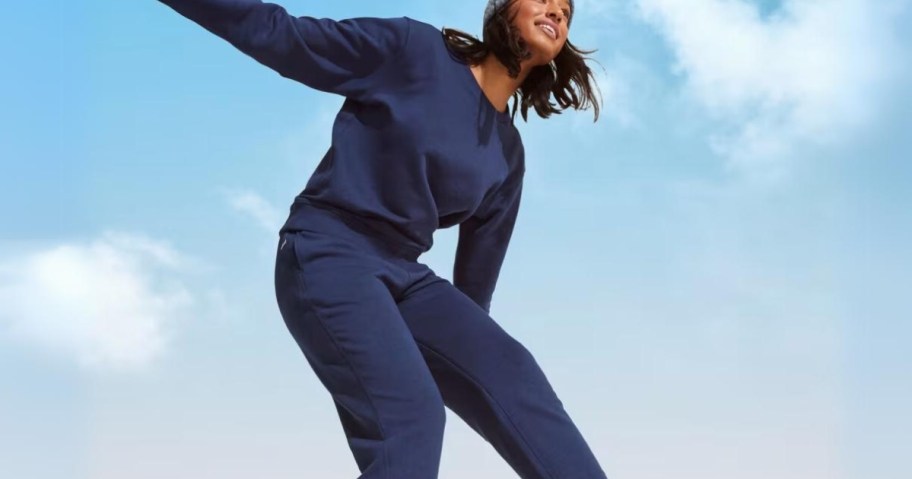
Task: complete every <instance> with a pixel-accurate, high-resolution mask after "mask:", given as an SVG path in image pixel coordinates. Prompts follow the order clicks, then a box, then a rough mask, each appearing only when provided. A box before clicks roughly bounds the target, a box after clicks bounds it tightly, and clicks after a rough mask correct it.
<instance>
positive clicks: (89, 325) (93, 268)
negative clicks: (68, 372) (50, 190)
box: [0, 232, 195, 370]
mask: <svg viewBox="0 0 912 479" xmlns="http://www.w3.org/2000/svg"><path fill="white" fill-rule="evenodd" d="M194 263H195V262H194V261H193V260H191V259H189V258H187V257H185V256H183V255H182V254H179V253H178V252H176V251H175V250H174V249H173V248H172V247H171V246H170V245H168V244H167V243H165V242H162V241H158V240H153V239H150V238H148V237H145V236H141V235H135V234H124V233H116V232H107V233H104V234H103V235H102V236H101V237H100V238H98V239H95V240H94V241H91V242H90V243H88V244H82V243H70V244H61V245H58V246H55V247H52V248H49V249H45V250H41V251H34V252H31V253H27V254H24V255H20V256H18V257H15V258H0V325H4V326H6V328H7V329H8V332H9V333H10V334H11V335H12V336H14V337H16V338H18V339H20V340H22V341H25V342H27V343H29V344H31V345H34V346H37V347H38V348H40V349H44V350H46V351H50V352H52V353H55V354H59V355H62V356H64V357H66V358H68V359H74V360H75V361H76V363H77V364H79V366H81V367H85V368H91V369H108V370H125V369H134V368H138V367H142V366H145V365H147V364H149V363H150V362H151V361H153V360H154V359H155V358H156V357H158V356H159V355H160V354H162V352H163V351H164V349H165V347H166V345H167V342H168V335H169V325H170V324H172V323H173V322H175V321H178V320H179V319H180V318H182V317H185V316H187V313H188V307H189V306H191V305H193V304H194V303H195V299H194V297H193V295H191V293H190V292H189V291H188V290H187V288H185V287H184V286H183V285H182V284H181V283H180V282H178V281H176V280H173V279H172V277H173V272H175V271H180V270H184V269H186V268H187V267H188V266H191V265H193V264H194Z"/></svg>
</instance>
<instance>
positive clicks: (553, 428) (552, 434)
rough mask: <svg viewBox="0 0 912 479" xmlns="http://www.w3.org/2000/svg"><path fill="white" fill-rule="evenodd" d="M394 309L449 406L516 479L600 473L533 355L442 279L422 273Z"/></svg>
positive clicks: (598, 476)
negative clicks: (496, 453) (482, 439)
mask: <svg viewBox="0 0 912 479" xmlns="http://www.w3.org/2000/svg"><path fill="white" fill-rule="evenodd" d="M398 306H399V311H400V312H401V314H402V317H403V318H405V321H406V323H407V324H408V328H409V330H410V331H411V333H412V335H413V336H414V338H415V341H416V342H417V343H418V346H419V348H420V350H421V352H422V354H423V355H424V357H425V360H426V361H427V363H428V366H429V367H430V369H431V373H432V374H433V376H434V379H435V381H436V383H437V386H438V388H439V389H440V392H441V393H442V396H443V400H444V402H445V404H446V406H447V407H449V408H450V409H451V410H453V411H454V412H455V413H456V414H458V415H459V416H460V417H461V418H462V419H463V420H464V421H465V422H466V423H467V424H468V425H469V426H470V427H471V428H472V429H474V430H475V431H476V432H478V433H479V434H480V435H481V436H482V437H483V438H484V439H485V440H487V441H488V442H489V443H491V445H492V446H493V447H494V448H495V449H496V450H497V452H498V453H499V454H500V455H501V457H503V458H504V459H505V460H506V461H507V462H508V463H509V465H510V466H511V467H512V468H513V469H514V470H515V471H516V473H517V474H519V476H520V477H521V478H522V479H605V478H606V475H605V472H604V471H603V470H602V468H601V467H600V466H599V464H598V461H597V460H596V457H595V456H594V454H593V452H592V450H591V449H590V448H589V446H588V445H587V443H586V441H585V440H584V439H583V436H582V435H581V434H580V431H579V430H578V429H577V427H576V426H575V425H574V423H573V421H572V420H571V418H570V416H569V415H568V414H567V412H566V411H565V410H564V407H563V404H562V403H561V401H560V400H559V399H558V397H557V395H556V394H555V391H554V390H553V389H552V387H551V385H550V384H549V382H548V379H547V378H546V377H545V374H544V373H543V371H542V370H541V368H540V367H539V365H538V363H537V362H536V361H535V359H534V357H533V356H532V354H531V353H530V352H529V351H528V350H527V349H526V348H525V347H524V346H523V345H522V344H520V343H519V342H518V341H517V340H516V339H514V338H513V337H511V336H510V335H509V334H508V333H507V332H506V331H504V330H503V329H502V328H501V327H500V325H498V324H497V323H496V322H495V321H494V320H493V319H492V318H491V316H489V315H488V313H486V312H485V311H484V310H483V309H482V308H480V307H479V306H478V305H477V304H475V303H474V302H473V301H472V300H471V299H470V298H469V297H468V296H466V295H465V294H463V293H462V292H461V291H459V290H458V289H456V287H455V286H453V284H452V283H450V282H449V281H448V280H446V279H443V278H440V277H438V276H436V275H435V274H433V273H426V274H425V275H423V277H422V278H421V279H420V281H418V282H417V283H416V284H414V285H413V287H412V289H411V290H410V292H408V294H407V296H406V297H405V298H404V299H403V300H402V301H400V302H399V305H398Z"/></svg>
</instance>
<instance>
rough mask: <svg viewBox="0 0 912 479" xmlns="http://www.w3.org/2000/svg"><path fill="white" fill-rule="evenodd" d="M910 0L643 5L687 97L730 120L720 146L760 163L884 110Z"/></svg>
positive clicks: (737, 160)
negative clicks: (771, 7) (763, 9)
mask: <svg viewBox="0 0 912 479" xmlns="http://www.w3.org/2000/svg"><path fill="white" fill-rule="evenodd" d="M907 4H908V1H907V0H896V1H885V2H867V1H864V0H785V1H784V2H783V3H782V6H781V8H780V9H778V10H777V11H775V12H774V13H773V14H772V15H770V16H768V17H767V18H763V17H762V16H761V15H760V12H759V11H758V8H757V7H756V5H755V4H753V3H750V2H747V1H745V0H727V1H724V0H637V1H636V3H635V5H636V7H638V13H639V14H640V15H641V16H642V18H644V19H645V20H647V21H648V22H650V23H651V24H653V25H655V26H656V27H657V28H658V29H659V30H660V32H661V33H662V34H663V36H664V37H666V39H667V40H668V42H669V43H670V46H671V48H672V50H673V52H674V54H675V56H676V58H677V63H676V64H675V66H674V69H675V71H676V72H678V73H680V74H682V75H684V77H685V78H686V82H687V83H686V92H687V94H688V95H691V96H692V98H693V99H695V100H696V101H697V102H698V104H700V105H701V106H702V107H703V108H705V109H706V110H707V111H708V112H709V113H710V114H711V115H713V116H714V117H715V118H716V119H718V120H721V122H722V123H723V125H725V126H724V128H725V130H726V131H718V132H717V133H716V134H715V135H713V136H712V137H711V138H710V142H711V145H712V146H713V148H714V149H715V150H716V151H717V152H718V153H720V154H722V155H723V156H725V157H726V159H727V160H729V162H730V166H734V167H742V168H743V167H747V168H754V169H756V168H757V167H759V166H761V165H763V166H765V167H775V166H777V165H776V164H775V163H776V162H777V161H779V160H782V159H783V158H785V157H786V156H787V155H788V154H789V153H790V152H791V151H792V150H793V149H794V147H796V146H797V145H799V144H802V143H808V144H817V145H829V144H834V143H835V142H838V141H840V140H841V139H844V138H845V137H847V136H848V135H850V134H851V133H852V131H854V129H855V128H857V127H859V126H862V125H865V124H867V123H868V122H869V121H870V120H871V119H872V117H874V116H875V115H876V114H877V111H878V103H879V102H881V101H883V100H884V98H885V94H884V90H885V88H884V87H885V86H886V85H887V83H886V82H888V81H890V80H892V79H893V78H895V73H896V70H895V68H897V65H898V64H899V60H900V59H901V58H902V55H900V54H899V50H900V48H899V44H898V42H897V41H896V39H895V38H894V32H893V29H892V25H891V23H890V19H891V18H892V17H891V16H892V15H894V14H895V13H896V12H898V11H899V10H900V9H903V8H906V7H907ZM780 166H781V165H780Z"/></svg>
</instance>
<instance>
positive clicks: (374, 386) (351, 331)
mask: <svg viewBox="0 0 912 479" xmlns="http://www.w3.org/2000/svg"><path fill="white" fill-rule="evenodd" d="M329 228H335V230H334V231H329V232H324V231H322V230H321V231H298V232H290V233H289V232H284V233H283V234H282V235H281V237H280V239H279V244H278V245H277V258H276V270H275V283H276V297H277V300H278V304H279V309H280V311H281V314H282V317H283V318H284V320H285V324H286V325H287V327H288V330H289V331H290V332H291V334H292V336H293V337H294V339H295V341H296V342H297V344H298V346H299V347H300V349H301V351H302V352H303V353H304V356H305V357H306V358H307V361H308V362H309V364H310V366H311V367H312V369H313V370H314V372H315V373H316V375H317V376H318V378H319V379H320V381H321V382H322V384H323V385H324V386H325V387H326V389H327V390H328V391H329V392H330V394H331V396H332V400H333V402H334V405H335V407H336V410H337V412H338V414H339V418H340V420H341V422H342V427H343V430H344V432H345V435H346V438H347V441H348V444H349V447H350V449H351V451H352V453H353V454H354V457H355V460H356V462H357V464H358V467H359V469H360V471H361V475H360V476H359V477H360V478H362V479H435V478H436V477H437V474H438V469H439V464H440V455H441V450H442V445H443V433H444V422H445V418H446V412H445V409H444V404H443V399H442V397H441V395H440V391H439V390H438V388H437V386H436V384H435V382H434V378H433V377H432V375H431V373H430V370H429V369H428V366H427V364H426V363H425V360H424V358H423V356H422V355H421V352H420V351H419V349H418V346H417V345H416V343H415V341H414V339H413V338H412V335H411V332H410V331H409V329H408V327H407V326H406V323H405V321H404V320H403V318H402V316H401V315H400V312H399V309H398V307H397V304H396V297H395V296H396V294H398V293H397V291H399V290H400V289H402V288H404V287H406V286H407V285H408V284H409V281H410V274H409V273H408V272H407V271H405V270H403V269H402V268H400V267H398V264H399V263H398V261H399V260H398V259H397V258H395V257H392V256H390V255H389V254H388V253H387V252H386V251H385V250H384V249H383V247H382V246H378V245H377V244H374V243H373V242H372V241H371V240H368V239H367V237H364V236H356V235H351V234H349V233H348V232H346V231H343V230H344V229H345V228H344V227H343V226H341V223H340V224H339V225H335V224H333V225H331V226H330V227H329ZM302 473H303V474H304V475H303V476H302V477H307V473H306V471H303V472H302Z"/></svg>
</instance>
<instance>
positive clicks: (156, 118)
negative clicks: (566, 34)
mask: <svg viewBox="0 0 912 479" xmlns="http://www.w3.org/2000/svg"><path fill="white" fill-rule="evenodd" d="M282 4H283V5H284V6H285V7H286V8H288V10H289V11H290V12H292V13H294V14H297V15H311V16H323V17H330V18H336V19H341V18H347V17H355V16H401V15H407V16H409V17H412V18H415V19H419V20H422V21H425V22H428V23H431V24H434V25H437V26H448V27H454V28H459V29H462V30H464V31H467V32H469V33H472V34H475V35H478V34H479V33H480V24H481V17H482V13H483V10H484V4H485V2H484V1H482V0H478V1H470V2H462V1H460V2H427V1H420V2H419V1H395V2H355V1H348V2H295V1H286V2H282ZM910 26H912V2H910V1H908V0H889V1H879V2H869V1H862V0H815V1H811V0H783V1H775V2H774V1H764V2H759V1H747V0H730V1H722V0H602V1H599V0H577V1H576V17H575V19H574V23H573V30H572V31H571V33H570V39H571V41H573V42H574V43H575V44H576V45H578V46H579V47H582V48H585V49H592V48H597V49H598V52H596V53H595V54H593V55H592V57H593V58H594V59H595V60H597V63H596V62H591V63H590V66H591V67H592V68H593V70H594V72H595V73H596V75H597V78H598V81H599V87H600V89H601V93H602V98H603V103H602V106H603V111H602V117H601V118H600V120H599V122H597V123H593V122H592V119H593V111H592V110H588V111H579V112H578V111H567V112H565V113H564V114H562V115H560V116H557V117H552V119H550V120H548V121H544V120H542V119H540V118H538V117H534V116H533V117H531V118H530V121H529V123H522V122H521V121H518V122H517V125H518V127H519V130H520V133H521V134H522V136H523V139H524V144H525V149H526V154H527V157H526V165H527V173H526V184H525V188H524V196H523V205H522V210H521V212H520V217H519V220H518V223H517V227H516V230H515V233H514V239H513V243H512V244H511V247H510V251H509V253H508V255H507V260H506V263H505V265H504V269H503V273H502V275H501V279H500V282H499V285H498V289H497V292H496V294H495V299H494V302H493V306H492V316H493V317H495V318H496V320H497V321H498V322H499V323H500V324H502V325H503V326H504V327H505V329H507V330H508V331H509V332H510V333H511V334H512V335H513V336H514V337H516V338H518V339H519V340H521V341H522V342H523V343H524V344H525V345H526V346H527V347H528V348H529V349H530V350H531V351H532V352H533V354H535V356H536V358H537V360H538V361H539V363H540V364H541V365H542V367H543V369H544V370H545V372H546V373H547V374H548V376H549V378H550V379H551V381H552V383H553V385H554V387H555V389H556V390H557V392H558V394H559V395H560V397H561V399H562V401H563V402H564V404H565V406H566V407H567V409H568V411H569V413H570V414H571V416H572V417H573V418H574V419H575V421H576V422H577V424H578V426H579V427H580V429H581V431H582V432H583V434H584V436H586V438H587V439H588V440H589V442H590V445H591V446H592V448H593V450H594V452H595V453H596V455H597V457H598V458H599V460H600V462H601V463H602V465H603V467H604V469H605V471H606V472H607V473H608V475H609V477H625V478H630V479H653V478H666V477H684V478H694V479H697V478H699V479H715V478H719V479H722V478H731V477H738V478H739V479H753V478H761V477H763V478H767V477H776V478H779V479H789V478H796V479H797V478H801V479H824V478H826V479H830V478H838V479H850V478H851V479H854V478H869V477H877V478H879V479H892V478H900V477H905V475H906V474H907V468H906V467H904V462H905V461H904V459H905V458H906V455H907V451H908V450H910V448H912V433H909V431H910V430H912V414H909V412H908V407H907V404H909V403H912V379H910V377H912V375H910V374H909V371H910V367H912V352H910V349H909V348H908V346H907V343H908V341H909V339H910V337H912V334H910V333H912V322H910V318H912V304H910V299H909V291H910V285H912V272H910V271H912V249H910V248H909V247H908V245H909V244H912V221H910V215H909V211H910V209H912V193H910V190H909V188H908V185H909V183H910V180H912V165H910V161H909V159H910V158H912V136H910V135H909V131H912V128H910V126H912V89H910V88H909V85H910V84H912V83H910V80H912V69H910V66H912V65H910V63H909V58H912V35H910V34H909V33H908V32H909V30H910V29H909V27H910ZM0 36H2V38H3V40H4V41H3V42H0V55H2V58H3V62H4V63H5V65H6V68H5V69H4V74H3V75H0V98H2V105H3V108H0V167H2V169H0V199H2V201H0V217H2V218H3V221H2V222H0V476H3V477H21V478H30V479H31V478H36V479H37V478H55V479H57V478H63V477H66V478H79V479H82V478H91V479H106V478H123V477H129V478H131V479H140V478H153V477H154V478H158V477H175V478H178V479H180V478H191V477H193V478H196V477H219V478H226V479H233V478H247V477H254V476H255V475H256V476H269V477H272V478H300V477H308V478H309V477H314V478H317V477H319V478H323V477H326V478H334V477H340V478H341V477H355V476H356V475H357V468H356V464H355V462H354V460H353V458H352V456H351V453H350V451H349V450H348V448H347V444H346V442H345V438H344V435H343V433H342V430H341V427H340V425H339V423H338V420H337V418H336V417H335V410H334V408H333V406H332V402H331V398H330V396H329V395H328V393H327V392H326V391H325V390H324V389H323V388H322V386H321V385H320V384H319V382H318V380H317V379H316V377H315V376H314V375H313V373H312V371H311V370H310V369H309V367H308V365H307V363H306V361H305V360H304V358H303V356H302V355H301V353H300V351H299V350H298V349H297V346H296V345H295V343H294V341H293V340H292V338H291V336H290V335H289V334H288V333H287V330H286V329H285V326H284V323H283V322H282V319H281V316H280V315H279V312H278V308H277V306H276V304H275V298H274V292H273V284H272V268H273V260H274V255H273V254H274V246H275V240H276V233H277V231H278V228H279V226H280V225H281V222H282V221H283V220H284V218H285V214H286V213H287V211H288V206H289V205H290V204H291V201H292V199H293V198H294V196H295V195H296V194H297V193H298V192H299V191H300V190H301V189H302V188H303V186H304V184H305V183H306V181H307V178H308V176H309V175H310V173H311V172H312V171H313V169H314V167H315V166H316V164H317V162H318V161H319V159H320V157H322V155H323V152H324V151H325V149H326V148H327V146H328V141H329V133H330V128H331V124H332V119H333V116H334V114H335V112H336V110H337V109H338V108H339V106H341V103H342V99H341V98H339V97H334V96H331V95H328V94H325V93H321V92H317V91H312V90H309V89H307V88H306V87H303V86H302V85H300V84H296V83H294V82H292V81H290V80H287V79H284V78H282V77H280V76H278V74H276V73H274V72H272V71H269V70H267V69H266V68H265V67H263V66H261V65H259V64H258V63H256V62H255V61H253V60H252V59H250V58H248V57H246V56H244V55H243V54H241V53H239V52H237V51H236V50H234V49H233V47H231V46H230V45H229V44H227V43H225V42H224V41H222V40H220V39H218V38H216V37H214V36H213V35H211V34H209V33H208V32H206V31H204V30H203V29H201V28H200V27H198V26H196V25H195V24H193V23H191V22H190V21H188V20H187V19H185V18H183V17H181V16H179V15H177V14H176V13H175V12H173V11H172V10H170V9H169V8H168V7H166V6H165V5H163V4H161V3H159V2H154V1H146V2H102V1H97V0H87V1H84V2H62V1H36V2H19V3H16V4H14V5H10V6H7V7H6V8H5V14H4V20H3V28H2V30H0ZM456 231H457V230H456V228H453V229H448V230H442V231H438V232H437V233H436V234H435V245H434V248H433V249H432V250H431V251H430V252H428V253H426V254H425V255H423V256H422V258H421V260H422V261H423V262H425V263H427V264H428V265H430V266H431V267H432V268H433V269H434V270H435V271H436V272H437V273H438V274H441V275H443V276H446V277H448V278H451V276H450V274H451V267H452V260H453V252H454V248H455V243H456V241H455V240H456ZM447 414H448V422H447V429H446V437H445V442H444V451H443V457H442V462H441V469H440V477H441V478H444V479H446V478H452V479H455V478H463V477H467V476H468V475H469V474H471V475H472V477H477V478H479V479H487V478H502V477H514V476H513V475H512V472H511V471H510V469H509V468H508V466H507V465H506V464H505V462H504V461H503V460H502V459H501V458H500V457H499V456H497V455H496V453H495V452H494V450H493V449H492V448H491V447H490V445H489V444H487V443H486V442H484V440H483V439H481V438H480V437H479V436H477V435H476V434H475V433H474V432H473V431H471V430H470V429H469V428H468V427H467V426H466V425H465V424H463V423H462V422H461V420H460V419H459V418H458V417H457V416H455V415H454V414H453V413H451V412H448V413H447Z"/></svg>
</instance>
